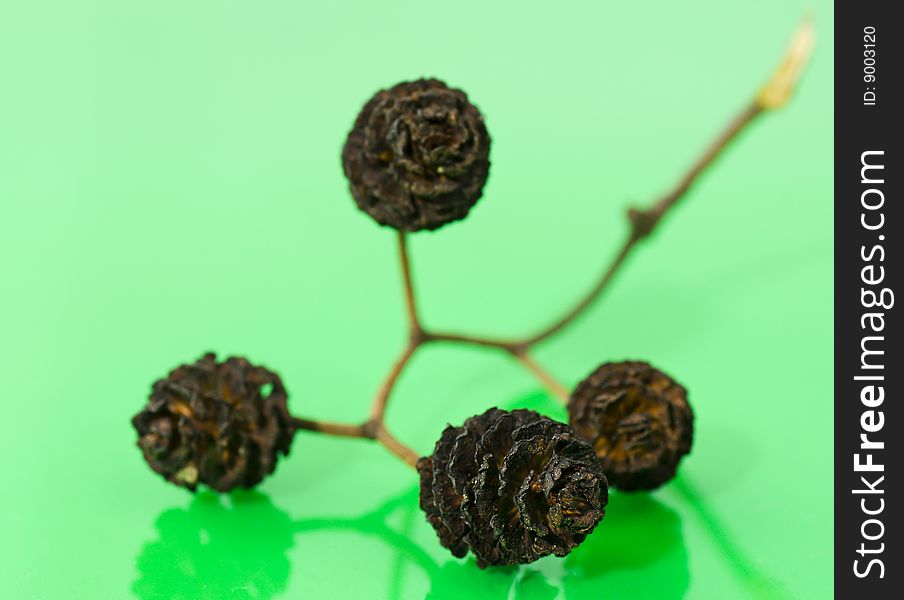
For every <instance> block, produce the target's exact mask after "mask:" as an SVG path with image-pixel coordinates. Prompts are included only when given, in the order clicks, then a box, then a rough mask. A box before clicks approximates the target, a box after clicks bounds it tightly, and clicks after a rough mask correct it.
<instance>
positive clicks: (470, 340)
mask: <svg viewBox="0 0 904 600" xmlns="http://www.w3.org/2000/svg"><path fill="white" fill-rule="evenodd" d="M424 342H451V343H457V344H468V345H471V346H483V347H485V348H496V349H498V350H506V351H508V352H513V353H514V352H516V351H518V350H520V349H521V348H522V345H523V344H522V343H521V342H518V341H515V340H501V339H496V338H486V337H478V336H473V335H462V334H459V333H444V332H437V331H425V332H424Z"/></svg>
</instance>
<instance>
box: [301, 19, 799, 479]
mask: <svg viewBox="0 0 904 600" xmlns="http://www.w3.org/2000/svg"><path fill="white" fill-rule="evenodd" d="M812 48H813V27H812V24H811V22H810V21H809V20H806V21H804V23H803V25H802V26H801V27H800V29H799V30H798V31H797V33H796V35H795V37H794V39H793V41H792V44H791V47H790V49H789V51H788V53H787V54H786V55H785V58H784V60H783V62H782V64H781V65H780V66H779V68H778V69H777V70H776V72H775V73H774V74H773V76H772V77H771V78H770V79H769V80H768V81H767V83H766V85H764V86H763V87H762V88H761V89H760V91H759V92H758V94H757V96H756V98H755V100H754V101H753V102H752V103H751V104H750V105H748V106H747V107H746V108H745V109H744V110H743V111H742V112H741V113H740V114H739V115H738V116H737V117H736V118H735V119H734V120H733V121H732V122H731V123H730V124H729V126H728V127H727V128H726V129H725V130H724V131H723V132H722V133H721V135H719V137H717V138H716V140H715V141H714V142H713V143H712V145H710V147H709V148H708V149H707V150H706V152H704V154H703V155H702V156H701V157H700V158H699V159H698V160H697V162H695V163H694V164H693V165H692V166H691V168H690V170H689V171H688V172H687V173H686V174H685V175H684V177H682V178H681V179H680V180H679V181H678V183H677V185H675V187H674V188H673V189H672V190H671V191H670V192H668V193H667V194H665V195H664V196H662V197H661V198H660V199H659V200H657V201H656V202H655V203H654V204H653V205H652V206H650V207H649V208H647V209H631V210H629V211H628V219H629V221H630V224H631V230H630V232H629V234H628V236H627V238H626V240H625V242H624V244H623V245H622V247H621V249H620V250H619V251H618V253H617V254H616V255H615V258H614V259H613V260H612V262H611V263H610V264H609V266H608V267H607V268H606V269H605V270H604V271H603V273H602V275H601V277H600V279H599V281H598V282H597V283H596V285H594V286H593V288H592V289H591V290H590V291H589V293H587V294H586V295H585V296H584V297H583V298H582V299H581V300H580V301H579V302H578V303H577V304H576V305H575V306H574V307H573V308H572V309H571V310H569V311H568V312H566V313H565V314H564V315H563V316H562V317H560V318H559V319H558V320H557V321H554V322H553V323H552V324H551V325H549V326H547V327H546V328H545V329H542V330H541V331H540V332H539V333H537V334H535V335H533V336H530V337H527V338H524V339H522V340H503V339H496V338H486V337H479V336H470V335H461V334H455V333H442V332H428V331H426V330H425V329H424V328H423V326H422V325H421V321H420V318H419V316H418V311H417V303H416V301H415V294H414V284H413V282H412V276H411V261H410V258H409V256H408V245H407V238H406V237H405V234H404V233H401V232H400V233H399V234H398V238H397V239H398V249H399V262H400V264H401V270H402V282H403V286H404V295H405V307H406V311H407V314H408V344H407V345H406V347H405V349H404V350H403V351H402V354H401V355H400V356H399V358H398V359H397V360H396V362H395V363H394V364H393V365H392V367H391V369H390V371H389V374H388V375H387V376H386V379H385V380H384V381H383V383H382V385H381V386H380V389H379V390H377V393H376V395H375V397H374V402H373V405H372V408H371V418H370V420H368V421H366V422H365V423H363V424H361V425H347V424H342V423H330V422H325V421H314V420H310V419H302V418H299V417H292V426H293V427H294V428H295V429H304V430H306V431H314V432H318V433H323V434H327V435H338V436H345V437H358V438H366V439H372V440H376V441H377V442H379V443H380V444H382V445H383V446H384V447H385V448H386V449H388V450H389V451H390V452H392V453H393V454H395V455H396V456H397V457H399V458H400V459H402V460H403V461H404V462H405V463H406V464H408V465H409V466H412V467H414V466H416V464H417V461H418V454H417V453H416V452H415V451H414V450H412V449H411V448H409V447H408V446H405V445H404V444H402V443H401V442H399V441H398V440H397V439H396V438H395V437H394V436H393V435H392V434H391V433H390V432H389V430H388V429H387V428H386V425H385V422H384V417H385V414H386V406H387V404H388V402H389V397H390V395H391V393H392V390H393V388H394V387H395V385H396V383H397V381H398V378H399V376H400V375H401V373H402V371H403V370H404V368H405V365H407V364H408V362H409V361H410V360H411V357H412V356H413V355H414V353H415V351H416V350H417V349H418V348H420V347H421V346H422V345H424V344H426V343H428V342H453V343H461V344H470V345H475V346H483V347H488V348H495V349H498V350H504V351H506V352H507V353H509V354H511V355H512V356H514V357H515V358H516V359H517V360H518V361H519V362H520V363H521V364H522V365H524V366H525V367H526V368H527V370H528V371H530V372H531V373H533V374H534V375H535V376H536V377H537V379H539V380H540V381H541V382H542V383H543V384H544V385H545V386H546V387H547V388H548V389H549V391H550V392H551V393H552V394H553V395H554V396H556V397H557V398H558V399H560V400H562V401H563V402H565V403H567V401H568V396H569V394H568V391H567V390H566V389H565V387H564V386H562V385H561V384H560V383H559V382H558V381H556V380H555V379H554V378H553V377H552V376H551V375H550V374H549V373H548V372H547V371H546V370H544V369H543V368H542V367H541V366H540V365H539V364H538V363H537V362H536V361H535V360H534V359H533V358H531V356H530V355H529V354H528V350H529V349H530V348H531V347H532V346H533V345H534V344H537V343H540V342H542V341H543V340H545V339H547V338H549V337H550V336H552V335H554V334H555V333H558V332H559V331H561V330H562V329H563V328H565V327H566V326H567V325H569V324H570V323H571V322H572V321H574V320H575V319H576V318H577V317H578V316H579V315H581V313H583V312H584V311H585V310H586V309H588V308H589V307H590V306H591V305H592V304H593V303H594V302H595V301H596V300H597V298H599V296H600V295H601V294H602V293H603V291H604V290H605V289H606V288H607V287H608V285H609V283H610V282H611V281H612V279H613V277H614V276H615V274H616V272H617V271H618V270H619V268H620V267H621V265H622V264H624V262H625V259H626V258H627V257H628V255H629V254H630V252H631V250H632V249H633V248H634V247H635V246H636V245H637V243H638V242H640V241H641V240H643V239H644V238H646V237H647V236H649V235H650V234H651V233H652V232H653V230H654V229H655V228H656V226H657V225H658V224H659V222H660V221H661V220H662V218H663V216H665V214H666V213H667V212H668V211H669V210H670V209H671V208H672V207H673V206H675V205H676V204H677V203H678V201H679V200H681V198H683V197H684V195H685V194H686V193H687V191H688V190H689V189H690V188H691V186H692V185H693V184H694V183H695V182H696V181H697V179H698V177H699V176H700V175H701V173H703V172H704V171H705V170H706V169H707V168H708V167H709V166H710V165H711V164H712V163H713V162H715V160H716V159H717V158H718V157H719V156H720V155H721V154H722V153H723V151H724V150H725V148H726V147H727V146H728V145H729V144H730V143H731V142H732V140H734V139H735V138H737V136H738V134H740V133H741V131H743V130H744V129H745V128H746V127H747V125H749V124H750V123H751V122H752V121H753V120H754V119H755V118H756V117H757V116H758V115H760V114H762V113H763V112H764V111H767V110H773V109H776V108H779V107H780V106H782V105H784V104H785V103H786V102H787V100H788V98H789V97H790V96H791V93H792V92H793V91H794V88H795V87H796V85H797V82H798V80H799V78H800V75H801V73H802V72H803V69H804V66H805V65H806V63H807V60H808V58H809V55H810V52H811V50H812Z"/></svg>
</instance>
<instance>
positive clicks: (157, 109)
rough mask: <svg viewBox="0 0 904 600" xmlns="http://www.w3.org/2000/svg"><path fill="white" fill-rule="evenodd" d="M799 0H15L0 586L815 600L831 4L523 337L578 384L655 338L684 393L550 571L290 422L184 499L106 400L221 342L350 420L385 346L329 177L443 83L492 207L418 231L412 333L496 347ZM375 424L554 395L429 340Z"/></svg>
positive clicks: (824, 509)
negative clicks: (284, 442) (365, 139)
mask: <svg viewBox="0 0 904 600" xmlns="http://www.w3.org/2000/svg"><path fill="white" fill-rule="evenodd" d="M813 6H814V3H813V2H811V1H810V0H792V1H790V2H789V1H788V0H768V1H761V2H756V3H740V2H724V1H723V0H686V1H683V2H677V1H669V2H655V3H628V2H609V1H606V2H603V1H600V0H588V1H586V2H570V1H562V2H555V3H552V4H549V3H546V4H537V5H531V4H529V3H525V2H523V1H521V2H487V1H486V0H483V1H480V2H476V1H475V2H472V1H470V0H468V1H459V2H455V3H427V2H414V1H408V2H358V3H351V2H332V3H327V2H309V3H305V2H299V1H290V0H283V1H255V2H237V1H225V2H224V1H222V0H216V1H215V0H207V1H193V2H185V1H184V0H181V1H175V0H162V1H158V2H121V1H115V2H114V1H112V0H111V1H104V2H102V1H99V0H98V1H93V2H92V1H82V2H72V1H62V0H61V1H56V2H49V1H45V0H29V1H24V0H22V1H16V0H13V1H6V2H3V3H2V4H0V207H2V212H0V215H2V216H0V269H2V270H0V273H2V286H3V290H2V295H0V339H2V347H0V370H2V386H3V387H2V391H0V406H2V410H3V433H2V435H0V461H2V493H0V531H2V535H0V590H2V593H0V595H2V596H3V597H4V598H15V599H19V598H23V599H24V598H41V599H44V598H52V599H56V598H62V599H67V600H68V599H72V600H76V599H81V598H84V599H92V600H94V599H107V598H110V599H119V598H141V599H150V598H185V599H189V598H191V599H197V598H205V599H206V598H384V597H399V598H424V597H430V598H471V599H474V600H478V599H483V598H518V599H522V598H532V599H544V600H552V599H563V598H564V599H568V600H574V599H582V598H593V599H599V598H603V599H623V598H628V599H631V598H641V599H644V598H651V599H662V598H678V597H687V598H779V599H785V598H823V597H827V596H828V595H829V594H830V593H831V591H832V562H831V553H832V550H831V548H832V539H833V526H832V510H833V503H832V491H831V490H832V477H833V476H832V458H831V457H832V423H833V421H832V409H831V406H832V376H831V375H832V315H833V302H832V278H833V275H832V244H833V242H832V224H833V221H832V219H833V217H832V203H831V197H832V195H831V187H830V186H831V172H832V166H831V165H832V163H831V160H832V141H833V133H832V116H833V105H832V100H831V93H832V83H833V74H832V40H831V36H832V30H833V23H832V5H831V3H829V2H825V1H820V2H817V3H816V4H815V8H814V9H813V10H814V13H815V18H816V25H817V28H818V33H819V35H820V38H819V45H818V47H817V50H816V52H815V55H814V60H813V63H812V66H811V68H810V70H809V72H808V73H807V75H806V77H805V78H804V81H803V84H802V87H801V89H800V90H799V94H798V95H797V96H796V97H795V99H794V100H793V101H792V102H791V104H790V105H789V106H788V107H787V108H786V109H784V110H782V111H781V112H779V113H776V114H772V115H768V116H767V117H766V118H764V119H762V120H760V121H758V122H757V123H756V124H755V125H754V126H753V127H752V128H751V129H750V130H749V131H748V132H747V133H746V134H745V135H744V136H743V138H742V139H741V140H740V141H739V142H738V143H737V144H735V145H733V146H732V147H731V148H730V149H729V151H728V153H727V154H726V155H725V156H724V157H723V159H722V160H721V161H720V162H719V163H718V164H717V165H716V167H715V168H714V169H713V170H712V171H710V172H709V173H708V174H707V175H706V177H705V178H704V179H703V180H702V181H701V182H700V184H699V186H697V187H696V188H695V189H694V190H693V192H692V193H691V194H690V195H689V196H688V197H687V198H686V202H685V203H683V204H682V205H681V206H680V207H678V209H677V210H676V211H675V212H674V213H673V214H672V215H670V217H669V218H668V219H667V221H666V222H664V223H663V227H662V228H661V229H660V230H659V231H658V232H657V234H656V235H655V237H654V239H652V240H650V242H649V243H647V244H645V245H644V246H643V247H641V248H639V249H638V251H637V252H636V254H634V255H632V257H631V259H630V260H629V263H628V265H627V266H626V269H625V270H624V271H623V272H622V273H621V274H620V276H619V277H618V278H617V280H616V282H615V284H614V285H613V287H612V288H611V289H610V290H609V291H608V292H607V294H606V296H605V298H604V299H603V301H602V302H601V303H600V304H599V305H597V306H595V307H594V309H593V310H592V311H590V312H589V313H588V314H586V315H585V316H584V318H583V319H581V320H580V321H579V322H578V323H577V324H576V326H574V327H572V328H569V329H568V330H566V331H565V332H564V333H563V334H562V335H561V336H559V337H556V338H555V339H554V340H551V342H550V343H548V344H546V345H544V346H543V347H542V348H539V349H538V351H537V358H538V360H540V361H541V362H542V363H543V364H545V365H546V366H547V367H548V369H549V370H551V371H552V372H553V373H555V374H556V375H557V376H558V377H559V378H561V379H562V380H563V381H564V382H566V383H567V385H569V386H571V385H573V384H574V383H576V382H577V381H578V380H580V379H581V378H582V377H583V376H585V375H586V374H587V373H589V371H590V370H591V369H593V368H594V367H595V366H596V365H597V364H599V363H600V362H602V361H605V360H615V359H624V358H643V359H647V360H649V361H651V362H653V363H654V364H655V365H657V366H659V367H661V368H662V369H664V370H665V371H667V372H668V373H670V374H672V375H674V376H675V377H676V378H677V379H678V380H679V381H681V382H682V383H684V384H685V385H686V386H687V387H688V388H689V390H690V399H691V401H692V403H693V406H694V408H695V410H696V414H697V427H698V431H697V437H696V440H695V447H694V450H693V453H692V455H691V456H690V457H689V458H688V459H687V460H686V461H685V462H684V463H683V466H682V469H681V472H680V477H679V479H678V480H677V481H675V482H674V483H672V484H670V485H668V486H666V487H665V488H663V489H661V490H659V491H657V492H655V493H653V494H651V495H649V496H643V495H640V496H638V495H634V496H628V495H621V494H617V493H616V494H614V495H613V498H612V500H611V504H610V509H609V512H608V514H607V517H606V519H605V520H604V522H603V524H602V525H601V526H600V528H599V529H598V530H597V531H596V532H595V533H594V534H593V535H592V536H591V537H590V538H589V539H588V540H587V541H586V542H585V544H584V545H582V546H581V547H580V548H579V549H577V550H576V551H575V552H573V553H572V554H571V555H570V556H569V557H567V558H566V559H557V558H554V557H553V558H547V559H543V560H541V561H539V562H537V563H534V564H532V565H528V566H525V567H523V568H520V569H514V570H495V571H493V570H490V571H479V570H478V569H477V568H476V567H475V565H474V563H473V559H467V560H464V561H461V560H457V559H454V558H452V557H451V556H450V555H449V554H448V553H447V552H446V551H445V550H443V549H442V548H441V547H440V546H439V544H438V543H437V540H436V538H435V535H434V533H433V531H432V530H431V528H430V527H429V525H427V523H426V522H425V521H424V519H423V517H422V515H421V513H420V511H419V510H418V509H417V508H416V492H415V487H414V486H415V478H414V476H413V474H412V473H411V472H410V471H409V470H408V469H406V467H405V466H404V465H403V464H402V463H400V462H399V461H397V460H396V459H394V458H393V457H392V456H390V455H388V454H387V453H386V452H384V451H382V450H381V449H380V448H378V447H376V446H374V445H373V444H371V443H369V442H366V441H359V440H354V441H347V440H340V439H335V438H324V437H317V436H314V435H310V434H305V433H302V434H299V437H298V438H296V440H295V444H294V447H293V451H292V454H291V456H290V457H289V458H288V459H285V460H284V462H282V463H281V464H280V467H279V468H278V470H277V472H276V474H275V475H274V476H273V477H272V478H270V479H268V480H267V481H266V482H265V483H264V485H262V486H261V487H260V489H259V490H258V491H256V492H252V493H243V494H234V495H232V496H225V497H222V498H218V497H217V496H215V495H213V494H210V493H209V492H208V493H200V494H198V495H196V496H194V497H192V496H191V495H190V494H188V493H186V492H185V491H184V490H181V489H177V488H175V487H173V486H171V485H167V484H165V483H164V482H163V481H162V480H161V479H160V478H159V477H158V476H156V475H154V474H152V473H151V472H150V470H149V469H148V468H147V467H146V466H145V465H144V464H143V462H142V459H141V457H140V453H139V451H138V449H137V448H136V447H135V435H134V432H133V431H132V429H131V427H130V425H129V418H130V417H131V415H132V414H133V413H135V412H137V411H138V410H139V409H140V408H141V406H142V404H143V402H144V400H145V398H146V396H147V393H148V391H149V385H150V383H151V382H152V381H153V380H154V379H156V378H158V377H161V376H163V375H165V374H166V372H167V371H168V370H169V369H170V368H172V367H174V366H175V365H176V364H178V363H180V362H184V361H190V360H194V359H195V358H197V357H198V356H200V355H201V354H202V353H203V352H204V351H206V350H208V349H211V350H215V351H217V352H219V353H221V354H230V353H239V354H244V355H247V356H248V357H249V358H250V359H251V360H252V361H255V362H259V363H263V364H265V365H267V366H270V367H271V368H274V369H276V370H278V371H279V372H280V373H281V374H282V375H283V377H284V379H285V381H286V382H287V385H288V387H289V390H290V393H291V398H290V406H291V408H292V410H293V411H294V412H297V413H299V414H304V415H306V416H310V417H314V418H325V419H333V420H340V421H359V420H361V419H363V418H364V416H365V414H366V412H367V410H368V405H369V398H370V396H371V395H372V393H373V392H374V390H375V389H376V387H377V385H378V383H379V381H380V379H381V378H382V376H383V374H384V372H385V371H386V369H387V368H388V366H389V364H390V363H391V361H392V360H393V358H394V356H395V354H396V353H397V352H398V351H399V350H400V349H401V347H402V345H403V343H404V335H403V328H404V314H403V311H402V296H401V291H400V286H399V274H398V269H397V265H396V262H395V257H394V240H393V235H392V233H391V231H390V230H387V229H383V228H380V227H378V226H377V225H375V224H374V223H373V222H372V221H371V220H370V219H369V218H368V217H367V216H366V215H364V214H363V213H360V212H359V211H357V210H356V209H355V207H354V205H353V203H352V200H351V198H350V196H349V194H348V192H347V189H346V182H345V180H344V178H343V176H342V173H341V169H340V164H339V151H340V148H341V145H342V143H343V141H344V137H345V134H346V133H347V131H348V129H349V128H350V126H351V122H352V120H353V118H354V116H355V114H356V113H357V111H358V110H359V108H360V106H361V105H362V104H363V102H364V101H365V100H366V99H367V98H368V97H369V96H370V94H371V93H373V92H374V91H375V90H377V89H378V88H380V87H384V86H387V85H390V84H392V83H395V82H397V81H400V80H405V79H411V78H416V77H419V76H429V75H434V76H438V77H441V78H444V79H446V80H447V81H448V82H449V83H450V84H451V85H454V86H457V87H462V88H464V89H465V90H466V91H467V92H468V93H469V94H470V96H471V98H472V99H473V100H474V102H475V103H476V104H478V105H479V107H480V108H481V110H482V111H483V112H484V114H485V115H486V121H487V125H488V128H489V131H490V133H491V135H492V137H493V147H492V157H491V158H492V162H493V165H492V172H491V176H490V180H489V183H488V185H487V187H486V189H485V196H484V198H483V199H482V200H481V201H480V203H479V204H478V205H477V207H476V208H475V210H474V211H473V212H472V214H471V216H470V217H469V218H468V219H467V220H466V221H463V222H460V223H456V224H453V225H451V226H447V227H445V228H443V229H442V230H440V231H438V232H436V233H433V234H430V233H424V234H419V235H417V236H415V237H414V239H413V240H412V252H413V258H414V267H415V274H416V278H417V284H418V287H419V291H420V298H421V300H422V306H423V314H424V317H425V320H426V323H427V324H428V325H429V326H434V327H442V328H449V329H460V330H467V331H471V332H474V333H486V334H499V335H517V334H520V333H527V332H529V331H532V330H534V329H535V328H536V327H538V326H539V325H541V324H543V323H545V322H547V320H549V319H551V318H552V317H553V316H555V315H556V314H558V313H559V312H560V311H562V310H564V309H565V308H566V307H567V306H568V305H569V303H571V302H573V301H574V299H576V298H577V297H578V296H579V295H580V294H581V293H583V292H584V290H585V289H586V288H588V287H589V286H590V285H591V284H592V282H593V280H594V278H595V277H596V274H597V272H598V271H599V269H600V268H601V266H602V265H603V264H604V263H605V262H606V261H607V260H608V258H609V257H610V256H611V255H612V253H613V252H614V251H615V249H616V248H617V246H618V244H619V243H620V241H621V239H622V236H623V234H624V231H625V219H624V217H623V210H624V208H625V207H626V206H627V205H628V204H629V203H632V202H637V203H640V202H643V203H645V202H648V201H650V200H652V199H653V198H655V197H656V196H657V195H658V194H659V193H661V192H662V191H664V190H665V189H667V187H668V186H669V185H671V184H672V183H673V182H674V181H675V180H676V178H677V177H678V176H679V175H680V174H681V173H682V172H683V171H684V169H685V168H686V167H687V166H688V165H689V163H690V162H691V161H692V160H693V159H694V158H695V157H696V156H697V154H698V153H699V152H700V151H701V150H702V148H703V147H704V146H705V145H706V144H707V142H708V141H709V140H710V139H711V138H712V137H713V136H714V135H715V134H716V133H717V132H718V131H719V130H720V128H722V127H723V126H724V125H725V123H726V122H727V121H728V120H729V119H730V118H731V117H732V116H733V114H735V113H736V111H738V110H739V109H740V108H741V107H742V106H743V105H744V104H745V103H746V102H747V101H748V99H749V98H750V97H751V95H752V93H753V92H754V90H755V89H756V88H757V87H758V86H759V84H760V83H761V82H762V81H763V80H764V78H765V77H766V76H767V74H768V73H769V72H770V71H771V70H772V69H773V67H774V66H775V64H776V63H777V61H778V59H779V57H780V56H781V54H782V52H783V51H784V49H785V47H786V42H787V40H788V37H789V35H790V33H791V32H792V31H793V29H794V28H795V26H796V24H797V22H798V20H799V18H800V17H801V15H802V14H803V13H804V11H805V10H807V9H808V7H813ZM410 366H411V369H410V370H409V371H406V372H405V374H404V376H403V378H402V380H401V382H400V385H399V387H398V389H397V394H396V396H395V397H394V399H393V402H392V404H391V406H390V409H389V414H388V422H389V425H390V427H391V428H392V429H393V431H395V432H396V434H397V435H398V436H399V437H400V438H401V439H403V440H404V441H405V442H407V443H409V444H410V445H412V446H413V447H414V448H416V449H417V450H418V451H419V452H424V453H426V452H428V451H430V449H431V448H432V444H433V442H434V440H435V439H436V437H438V434H439V432H440V431H441V428H442V427H443V425H444V424H445V423H447V422H452V423H460V422H461V421H462V420H463V419H464V418H466V417H467V416H470V415H472V414H474V413H477V412H480V411H482V410H484V409H485V408H487V407H489V406H492V405H499V406H502V407H506V408H511V407H515V406H531V407H534V408H538V409H540V410H543V411H546V412H547V413H548V414H551V415H557V416H561V415H562V411H561V410H560V409H558V408H556V405H555V403H554V402H553V401H552V400H551V399H550V398H549V397H547V396H546V394H545V393H544V392H543V391H541V390H540V389H539V388H538V386H537V384H536V383H535V381H534V380H533V379H531V378H530V376H529V375H528V374H526V373H525V372H524V371H523V370H522V369H521V368H520V367H519V366H518V365H517V364H513V363H512V362H511V361H510V360H509V359H508V358H507V357H505V356H502V355H500V354H498V353H495V352H493V351H490V350H479V349H473V348H464V347H453V346H439V345H437V346H431V347H429V348H427V349H425V351H424V352H423V353H420V354H418V355H417V356H416V357H415V360H414V361H413V363H412V364H411V365H410Z"/></svg>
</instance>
